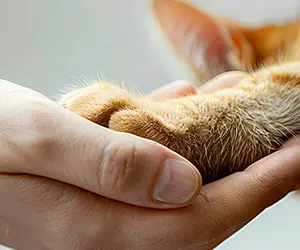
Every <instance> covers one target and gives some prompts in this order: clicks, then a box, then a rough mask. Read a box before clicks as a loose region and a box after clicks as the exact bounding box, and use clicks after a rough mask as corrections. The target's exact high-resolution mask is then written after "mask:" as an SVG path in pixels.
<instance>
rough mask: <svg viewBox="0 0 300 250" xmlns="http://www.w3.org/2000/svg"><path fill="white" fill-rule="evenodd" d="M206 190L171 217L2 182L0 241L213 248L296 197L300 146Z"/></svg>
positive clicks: (30, 245) (40, 184)
mask: <svg viewBox="0 0 300 250" xmlns="http://www.w3.org/2000/svg"><path fill="white" fill-rule="evenodd" d="M299 139H300V138H299V137H298V138H295V139H291V140H290V141H289V142H288V143H287V144H286V145H285V147H283V148H282V149H281V150H280V151H278V152H276V153H274V154H272V155H270V156H268V157H266V158H264V159H262V160H260V161H259V162H256V163H254V164H253V165H252V166H250V167H249V168H248V169H246V170H245V171H244V172H240V173H235V174H233V175H231V176H229V177H226V178H224V179H221V180H219V181H217V182H214V183H211V184H208V185H205V186H203V188H202V191H201V194H200V195H199V196H198V197H197V199H196V201H195V202H194V203H193V204H192V205H190V206H188V207H185V208H181V209H173V210H154V209H143V208H141V207H137V206H130V205H128V204H125V203H120V202H117V201H113V200H110V199H106V198H104V197H101V196H97V195H95V194H92V193H89V192H87V191H84V190H81V189H78V188H76V187H73V186H69V185H66V184H63V183H60V182H55V181H52V180H49V179H44V178H40V177H35V176H28V175H2V176H0V199H1V206H0V242H1V243H3V244H6V245H8V246H11V247H14V248H16V249H22V250H27V249H28V250H31V249H57V250H65V249H86V250H92V249H112V250H113V249H124V250H126V249H130V250H131V249H141V250H143V249H145V250H152V249H165V250H168V249H170V250H174V249H180V250H181V249H213V248H214V247H215V246H217V245H218V244H220V243H221V242H222V241H223V240H225V239H226V238H228V237H229V236H230V235H232V234H233V233H234V232H235V231H237V230H238V229H240V228H241V227H242V226H243V225H245V224H246V223H247V222H249V221H250V220H251V219H253V218H254V217H255V216H256V215H258V214H259V213H260V212H262V211H263V210H264V209H265V208H267V207H268V206H270V205H272V204H274V203H275V202H276V201H278V200H279V199H280V198H282V197H283V196H284V195H285V194H287V193H288V192H289V191H291V190H292V189H293V187H294V185H295V184H296V183H297V180H298V179H299V178H300V154H299V152H300V141H299Z"/></svg>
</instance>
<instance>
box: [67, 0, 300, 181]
mask: <svg viewBox="0 0 300 250" xmlns="http://www.w3.org/2000/svg"><path fill="white" fill-rule="evenodd" d="M154 13H155V16H156V18H157V20H158V22H159V24H160V25H161V28H162V31H163V32H164V34H166V36H167V37H168V39H169V41H170V42H171V44H172V45H173V47H174V48H175V50H176V52H177V53H178V55H179V56H181V57H182V58H184V60H185V61H186V62H187V64H188V65H189V66H190V67H191V68H192V69H193V70H194V72H195V74H196V75H197V76H198V78H199V80H201V81H206V80H208V79H211V78H212V77H213V76H215V75H217V74H219V73H222V72H224V71H228V70H244V71H248V72H252V73H251V76H250V77H249V78H247V79H244V80H242V81H241V82H240V83H239V84H238V85H237V86H235V87H233V88H231V89H227V90H220V91H218V92H215V93H214V94H198V95H195V96H187V97H183V98H178V99H171V100H167V101H160V102H159V101H154V100H151V99H149V98H146V97H143V96H133V95H131V94H129V93H128V92H127V91H125V90H123V89H121V88H119V87H117V86H113V85H109V84H106V83H95V84H92V85H90V86H88V87H86V88H83V89H79V90H76V91H73V92H71V93H70V94H68V95H67V96H66V97H64V99H63V100H62V106H63V107H65V108H67V109H69V110H71V111H73V112H75V113H77V114H79V115H81V116H83V117H85V118H87V119H89V120H91V121H93V122H95V123H97V124H99V125H102V126H105V127H108V128H110V129H113V130H116V131H121V132H128V133H132V134H135V135H138V136H141V137H144V138H148V139H151V140H154V141H156V142H158V143H161V144H163V145H165V146H167V147H168V148H170V149H172V150H174V151H176V152H178V153H179V154H181V155H183V156H184V157H186V158H187V159H188V160H190V161H191V162H192V163H193V164H194V165H195V166H197V167H198V169H199V171H200V172H201V174H202V177H203V182H204V183H208V182H212V181H214V180H217V179H219V178H221V177H224V176H226V175H229V174H231V173H233V172H235V171H240V170H243V169H245V168H246V167H247V166H249V165H250V164H251V163H253V162H254V161H257V160H258V159H260V158H262V157H264V156H266V155H268V154H270V153H271V152H273V151H274V150H276V149H278V147H280V146H281V145H282V143H283V142H284V141H285V140H286V139H287V138H288V137H290V136H292V135H293V134H295V133H297V132H299V131H300V21H297V22H294V23H290V24H286V25H282V26H268V27H263V28H247V27H243V26H242V25H239V24H236V23H234V22H232V21H228V20H226V19H223V18H217V17H213V16H211V15H209V14H207V13H204V12H202V11H201V10H197V9H196V8H195V7H193V6H192V5H188V4H187V3H184V2H179V1H175V0H156V1H155V4H154Z"/></svg>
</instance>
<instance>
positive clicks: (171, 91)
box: [149, 80, 197, 101]
mask: <svg viewBox="0 0 300 250" xmlns="http://www.w3.org/2000/svg"><path fill="white" fill-rule="evenodd" d="M196 93H197V89H196V88H195V87H194V86H193V85H192V84H191V83H189V82H187V81H183V80H178V81H174V82H171V83H169V84H167V85H164V86H162V87H160V88H158V89H157V90H155V91H153V92H152V93H151V94H150V95H149V97H151V98H152V99H154V100H156V101H160V100H166V99H170V98H179V97H184V96H188V95H195V94H196Z"/></svg>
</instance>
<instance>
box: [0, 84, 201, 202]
mask: <svg viewBox="0 0 300 250" xmlns="http://www.w3.org/2000/svg"><path fill="white" fill-rule="evenodd" d="M193 93H195V89H194V88H193V87H192V86H191V85H189V84H186V83H182V82H178V83H173V84H171V85H167V86H165V87H162V88H160V89H158V90H157V91H155V92H154V93H152V94H151V97H152V98H158V99H162V98H171V97H177V96H178V97H179V96H183V95H186V94H193ZM0 102H1V106H0V131H1V134H0V145H1V151H0V172H1V173H6V174H31V175H38V176H43V177H48V178H52V179H55V180H58V181H62V182H65V183H68V184H72V185H75V186H77V187H80V188H83V189H86V190H88V191H91V192H94V193H96V194H99V195H102V196H105V197H107V198H111V199H115V200H118V201H122V202H126V203H130V204H134V205H139V206H144V207H152V208H176V207H181V206H185V205H187V204H189V203H191V202H192V201H193V200H194V198H195V197H196V196H197V194H198V193H199V190H200V187H201V176H200V174H199V172H198V171H197V170H196V168H195V167H194V166H192V165H191V164H190V163H189V162H188V161H187V160H185V159H184V158H183V157H181V156H179V155H178V154H176V153H174V152H171V151H170V150H168V149H167V148H165V147H163V146H160V145H159V144H157V143H154V142H152V141H149V140H145V139H142V138H138V137H136V136H133V135H129V134H122V133H117V132H114V131H111V130H108V129H106V128H104V127H100V126H98V125H96V124H94V123H92V122H89V121H87V120H85V119H83V118H82V117H79V116H78V115H76V114H74V113H71V112H69V111H67V110H65V109H63V108H61V107H60V106H59V105H57V104H55V103H54V102H52V101H51V100H49V99H48V98H46V97H44V96H43V95H41V94H39V93H36V92H35V91H32V90H29V89H27V88H24V87H21V86H18V85H16V84H13V83H10V82H7V81H3V80H2V81H0ZM168 171H169V172H168Z"/></svg>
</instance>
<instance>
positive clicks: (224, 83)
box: [197, 71, 249, 94]
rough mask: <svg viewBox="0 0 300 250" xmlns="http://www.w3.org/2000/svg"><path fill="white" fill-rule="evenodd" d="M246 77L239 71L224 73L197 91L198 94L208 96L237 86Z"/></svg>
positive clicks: (245, 74)
mask: <svg viewBox="0 0 300 250" xmlns="http://www.w3.org/2000/svg"><path fill="white" fill-rule="evenodd" d="M247 76H249V74H247V73H245V72H241V71H231V72H226V73H223V74H220V75H218V76H216V77H215V78H213V79H211V80H210V81H208V82H206V83H205V84H204V85H202V86H201V87H199V88H198V89H197V90H198V92H200V93H205V94H210V93H213V92H215V91H217V90H221V89H226V88H232V87H233V86H235V85H236V84H238V82H239V81H240V80H242V79H244V78H246V77H247Z"/></svg>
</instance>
